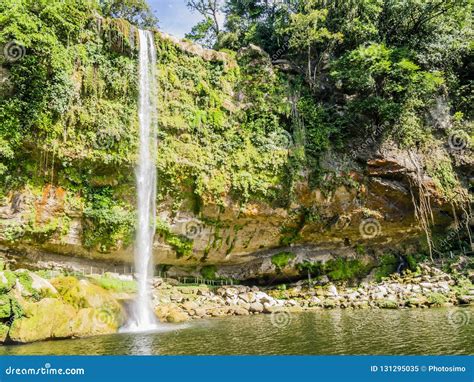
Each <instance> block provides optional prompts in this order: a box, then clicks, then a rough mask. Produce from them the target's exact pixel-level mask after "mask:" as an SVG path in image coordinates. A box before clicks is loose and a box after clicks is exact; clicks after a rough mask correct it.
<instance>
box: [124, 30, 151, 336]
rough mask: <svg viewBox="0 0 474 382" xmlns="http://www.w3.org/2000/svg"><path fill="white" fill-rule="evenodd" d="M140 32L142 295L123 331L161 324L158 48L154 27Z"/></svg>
mask: <svg viewBox="0 0 474 382" xmlns="http://www.w3.org/2000/svg"><path fill="white" fill-rule="evenodd" d="M138 35H139V42H140V54H139V76H140V84H139V85H140V91H139V93H140V95H139V102H138V119H139V124H140V150H139V162H138V166H137V168H136V171H135V176H136V185H137V210H138V227H137V233H136V238H135V269H136V276H137V282H138V295H137V298H136V301H135V302H134V304H133V310H132V312H131V319H130V321H129V322H128V323H127V325H126V326H125V327H124V328H123V331H147V330H153V329H155V328H156V327H157V322H156V318H155V315H154V314H153V309H152V303H151V302H152V298H151V291H150V281H151V280H150V279H151V277H152V269H153V261H152V257H153V254H152V252H153V237H154V234H155V219H156V182H157V177H156V166H155V159H156V153H157V136H156V129H157V113H156V112H157V104H156V90H157V83H156V69H155V68H156V50H155V43H154V40H153V34H152V33H151V32H150V31H143V30H139V31H138Z"/></svg>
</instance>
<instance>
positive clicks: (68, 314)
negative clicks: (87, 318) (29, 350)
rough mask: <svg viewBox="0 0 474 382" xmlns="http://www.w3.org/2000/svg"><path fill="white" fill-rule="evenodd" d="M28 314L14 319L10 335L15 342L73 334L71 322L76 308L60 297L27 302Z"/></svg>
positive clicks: (63, 336)
mask: <svg viewBox="0 0 474 382" xmlns="http://www.w3.org/2000/svg"><path fill="white" fill-rule="evenodd" d="M25 313H26V316H24V317H20V318H17V319H15V320H14V321H13V323H12V326H11V328H10V332H9V337H10V339H11V340H12V341H14V342H21V343H26V342H33V341H40V340H45V339H50V338H67V337H71V336H72V335H73V331H72V325H71V323H72V322H73V321H74V319H75V317H76V310H75V309H74V308H73V307H72V306H70V305H67V304H65V303H63V302H62V301H61V300H59V299H55V298H45V299H43V300H41V301H39V302H37V303H27V306H26V309H25Z"/></svg>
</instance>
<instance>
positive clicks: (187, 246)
mask: <svg viewBox="0 0 474 382" xmlns="http://www.w3.org/2000/svg"><path fill="white" fill-rule="evenodd" d="M156 233H157V234H158V235H160V237H161V238H162V239H163V240H164V242H165V243H166V244H168V245H169V246H170V247H171V248H173V250H174V251H175V252H176V257H178V258H180V257H182V256H188V255H191V254H192V252H193V240H191V239H189V238H187V237H186V236H183V235H177V234H175V233H173V232H171V230H170V229H169V227H168V225H167V224H166V223H165V222H163V221H161V220H159V219H158V220H157V223H156Z"/></svg>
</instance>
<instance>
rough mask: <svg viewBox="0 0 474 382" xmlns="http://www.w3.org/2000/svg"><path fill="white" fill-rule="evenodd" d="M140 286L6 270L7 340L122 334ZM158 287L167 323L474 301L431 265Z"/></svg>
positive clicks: (471, 290)
mask: <svg viewBox="0 0 474 382" xmlns="http://www.w3.org/2000/svg"><path fill="white" fill-rule="evenodd" d="M135 290H136V284H135V282H134V281H133V279H132V277H131V276H124V275H119V274H106V275H105V276H104V275H92V276H82V275H77V274H76V275H68V274H64V273H61V272H59V271H50V270H48V271H37V272H31V271H29V270H26V269H18V270H15V271H11V270H8V269H6V270H3V271H0V343H5V344H7V343H29V342H34V341H42V340H50V339H64V338H77V337H88V336H94V335H101V334H112V333H116V332H118V331H119V329H120V327H121V326H122V325H123V324H124V323H125V322H126V320H127V316H128V314H127V311H128V308H129V306H130V305H131V303H132V302H133V299H134V292H135ZM152 294H153V307H154V311H155V313H156V316H157V318H158V319H159V321H160V322H167V323H181V322H186V321H189V320H198V319H209V318H214V317H226V316H248V315H255V314H271V315H272V320H273V321H275V322H277V323H278V322H279V320H281V316H279V315H278V314H280V313H282V312H283V313H284V314H291V313H298V312H304V311H311V310H318V309H399V308H431V307H442V306H453V305H472V304H474V286H473V284H472V282H471V281H470V280H469V279H467V278H466V277H464V276H461V275H457V274H455V273H454V274H452V275H451V274H447V273H445V272H443V271H441V270H439V269H437V268H434V267H431V266H428V265H424V264H420V265H419V267H418V269H417V271H416V272H410V271H406V272H404V274H403V275H399V274H394V275H392V276H390V277H388V278H385V279H384V280H383V281H381V282H378V283H377V282H362V283H360V284H358V285H357V286H347V285H346V284H345V283H341V284H338V285H336V284H333V283H331V282H328V280H324V278H319V280H318V281H317V282H308V281H299V282H297V283H294V284H290V285H284V284H281V285H278V286H268V287H257V286H244V285H235V286H234V285H232V286H209V285H204V284H202V285H189V284H179V282H178V280H176V279H162V278H158V277H155V278H154V279H153V281H152ZM273 321H272V322H273Z"/></svg>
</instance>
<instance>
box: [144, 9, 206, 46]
mask: <svg viewBox="0 0 474 382" xmlns="http://www.w3.org/2000/svg"><path fill="white" fill-rule="evenodd" d="M148 4H150V6H151V8H152V9H153V11H154V13H155V15H156V16H157V17H158V19H159V20H160V22H159V27H160V29H161V30H162V31H163V32H166V33H170V34H172V35H174V36H176V37H180V38H183V37H184V35H185V33H188V32H190V31H191V28H192V27H193V26H194V25H195V24H196V23H197V22H198V21H200V20H201V16H200V15H199V14H198V13H196V12H191V11H190V10H189V9H188V8H187V7H186V0H148Z"/></svg>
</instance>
